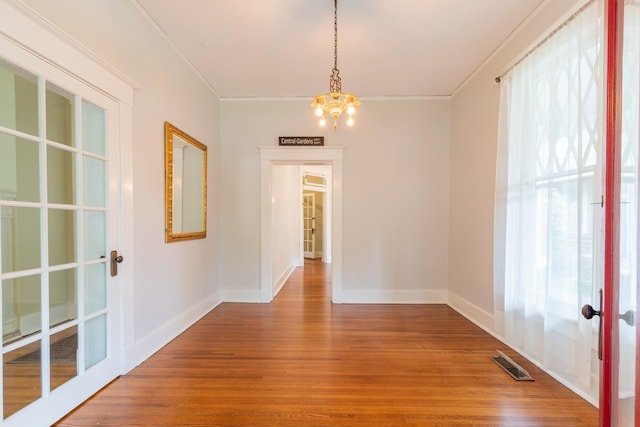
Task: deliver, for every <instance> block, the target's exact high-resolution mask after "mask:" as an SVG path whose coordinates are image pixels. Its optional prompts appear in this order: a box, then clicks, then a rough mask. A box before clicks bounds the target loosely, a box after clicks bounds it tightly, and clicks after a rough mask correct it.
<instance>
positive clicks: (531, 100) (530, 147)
mask: <svg viewBox="0 0 640 427" xmlns="http://www.w3.org/2000/svg"><path fill="white" fill-rule="evenodd" d="M602 37H603V28H602V14H601V9H600V3H599V2H591V3H590V4H589V5H588V6H585V7H584V8H583V9H582V10H581V11H580V12H579V13H577V14H576V15H575V16H574V17H573V18H571V19H570V20H569V21H568V22H567V23H566V24H565V25H563V27H562V28H560V29H559V30H558V31H557V32H556V33H555V34H554V35H553V36H551V37H550V38H549V39H547V40H546V41H545V42H544V43H543V44H542V45H541V46H539V47H538V48H536V49H535V50H534V51H533V52H532V53H530V54H529V55H528V56H526V57H525V58H524V59H523V60H522V61H521V62H520V63H519V64H518V65H517V66H515V67H514V68H513V69H512V70H511V71H510V72H509V73H508V74H507V75H506V76H505V77H504V78H503V79H502V83H501V106H500V115H501V117H500V132H499V138H500V139H499V144H498V147H499V148H498V150H499V153H498V172H497V177H498V178H497V189H496V258H497V262H496V271H495V287H496V296H497V297H498V298H502V301H497V304H496V308H497V312H496V317H497V318H498V320H499V321H500V320H502V319H500V318H501V317H502V316H503V322H504V334H505V339H506V340H507V342H509V343H510V344H512V345H514V346H515V347H517V348H519V349H520V350H521V351H523V352H524V353H526V354H527V355H528V356H529V357H530V358H532V359H534V360H536V361H537V362H538V363H540V364H541V365H542V366H544V367H545V369H547V371H549V372H551V373H552V374H554V375H555V376H556V377H557V378H558V379H560V380H561V381H563V382H564V383H565V384H567V385H569V386H570V387H572V388H573V389H574V390H576V391H579V392H580V393H581V394H582V395H583V396H585V397H588V398H590V400H591V401H593V402H595V401H597V388H598V387H597V380H598V378H597V358H596V354H595V351H594V350H595V345H594V342H595V341H594V340H596V341H597V337H595V335H594V333H593V328H594V325H595V322H589V321H587V320H585V319H583V318H582V316H581V314H580V307H581V306H582V305H584V304H586V303H592V302H593V301H594V299H596V300H597V297H596V296H595V295H597V290H598V289H599V288H600V282H601V271H600V266H601V262H599V259H600V244H601V235H600V234H601V231H600V223H601V205H600V201H601V194H602V191H601V169H602V164H601V157H602V156H601V150H602V132H601V125H602V123H601V117H602V114H601V106H602V105H603V102H602V84H603V81H604V79H603V71H602ZM502 309H503V310H504V311H503V313H502V312H501V311H502Z"/></svg>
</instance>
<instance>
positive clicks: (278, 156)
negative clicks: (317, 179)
mask: <svg viewBox="0 0 640 427" xmlns="http://www.w3.org/2000/svg"><path fill="white" fill-rule="evenodd" d="M258 148H259V149H260V194H261V201H260V218H261V221H260V301H261V302H271V300H272V299H273V290H272V289H273V283H272V280H273V279H272V269H273V267H272V266H273V254H272V253H271V248H272V239H273V236H272V235H271V224H272V222H273V206H272V196H271V195H272V182H271V169H272V167H273V166H274V165H278V164H294V165H295V164H298V165H302V164H322V165H330V166H331V167H332V179H331V184H330V185H331V188H332V198H333V203H332V209H331V215H332V221H331V222H332V227H331V233H332V238H331V242H332V243H331V244H332V253H333V257H332V266H331V300H332V301H333V302H334V303H340V302H342V157H343V152H344V147H341V146H336V147H302V148H297V147H295V148H294V147H258Z"/></svg>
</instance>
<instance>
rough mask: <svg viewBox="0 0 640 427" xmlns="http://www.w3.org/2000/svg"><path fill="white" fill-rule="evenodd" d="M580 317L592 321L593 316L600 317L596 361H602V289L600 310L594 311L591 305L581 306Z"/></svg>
mask: <svg viewBox="0 0 640 427" xmlns="http://www.w3.org/2000/svg"><path fill="white" fill-rule="evenodd" d="M582 315H583V316H584V318H585V319H593V316H598V317H600V321H599V322H598V359H600V360H602V289H600V310H596V309H595V308H593V307H592V306H591V304H585V305H583V306H582Z"/></svg>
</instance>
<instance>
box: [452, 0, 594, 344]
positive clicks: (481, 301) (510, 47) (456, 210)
mask: <svg viewBox="0 0 640 427" xmlns="http://www.w3.org/2000/svg"><path fill="white" fill-rule="evenodd" d="M581 3H584V1H583V0H553V1H547V2H545V3H544V7H543V8H541V9H539V11H538V13H537V14H535V15H534V16H532V17H530V19H529V21H528V22H526V25H524V26H523V27H522V28H521V29H520V30H519V31H517V32H516V33H514V34H513V36H512V38H511V39H510V40H509V41H508V42H507V43H505V45H504V46H503V47H502V48H501V49H499V50H498V51H497V52H496V54H495V55H494V56H493V57H492V58H491V59H490V60H489V61H487V63H486V64H484V66H483V67H481V68H480V69H479V70H478V72H477V73H476V74H475V75H474V76H473V77H472V78H471V79H470V80H469V81H468V82H467V83H466V84H465V85H464V86H463V87H462V88H461V89H459V90H458V91H457V92H456V93H455V94H454V96H453V97H452V106H451V171H450V180H451V201H450V203H451V204H450V211H451V214H450V224H449V235H450V238H449V245H450V246H449V302H450V304H452V305H453V306H454V307H455V308H457V309H458V310H459V311H461V312H462V313H464V314H466V315H467V316H468V317H470V318H472V319H473V320H474V321H476V322H477V323H479V324H480V325H482V326H483V327H485V328H486V329H489V330H492V331H496V332H498V333H500V326H498V328H497V329H496V327H495V325H494V318H493V314H494V293H493V209H494V196H495V169H496V144H497V135H498V109H499V94H500V87H499V85H496V84H495V83H494V78H495V77H496V76H498V75H500V74H501V72H502V71H504V70H506V69H507V68H508V67H509V66H510V65H511V64H513V62H514V61H516V60H517V59H519V58H520V57H521V56H522V55H523V54H524V53H526V52H527V51H528V50H529V49H530V48H531V47H533V46H534V45H535V43H536V42H537V41H539V39H540V38H541V37H543V36H544V35H545V34H546V33H547V32H548V31H549V30H550V29H553V28H555V27H556V26H557V24H558V23H559V22H560V20H561V19H563V18H565V17H566V16H567V14H568V13H571V12H573V11H575V9H576V7H578V6H579V4H581Z"/></svg>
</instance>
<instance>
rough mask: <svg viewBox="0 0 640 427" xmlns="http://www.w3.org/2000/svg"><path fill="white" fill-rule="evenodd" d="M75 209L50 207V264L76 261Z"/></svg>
mask: <svg viewBox="0 0 640 427" xmlns="http://www.w3.org/2000/svg"><path fill="white" fill-rule="evenodd" d="M75 230H76V221H75V211H71V210H63V209H49V265H59V264H67V263H70V262H75V261H76V246H75V236H76V232H75Z"/></svg>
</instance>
